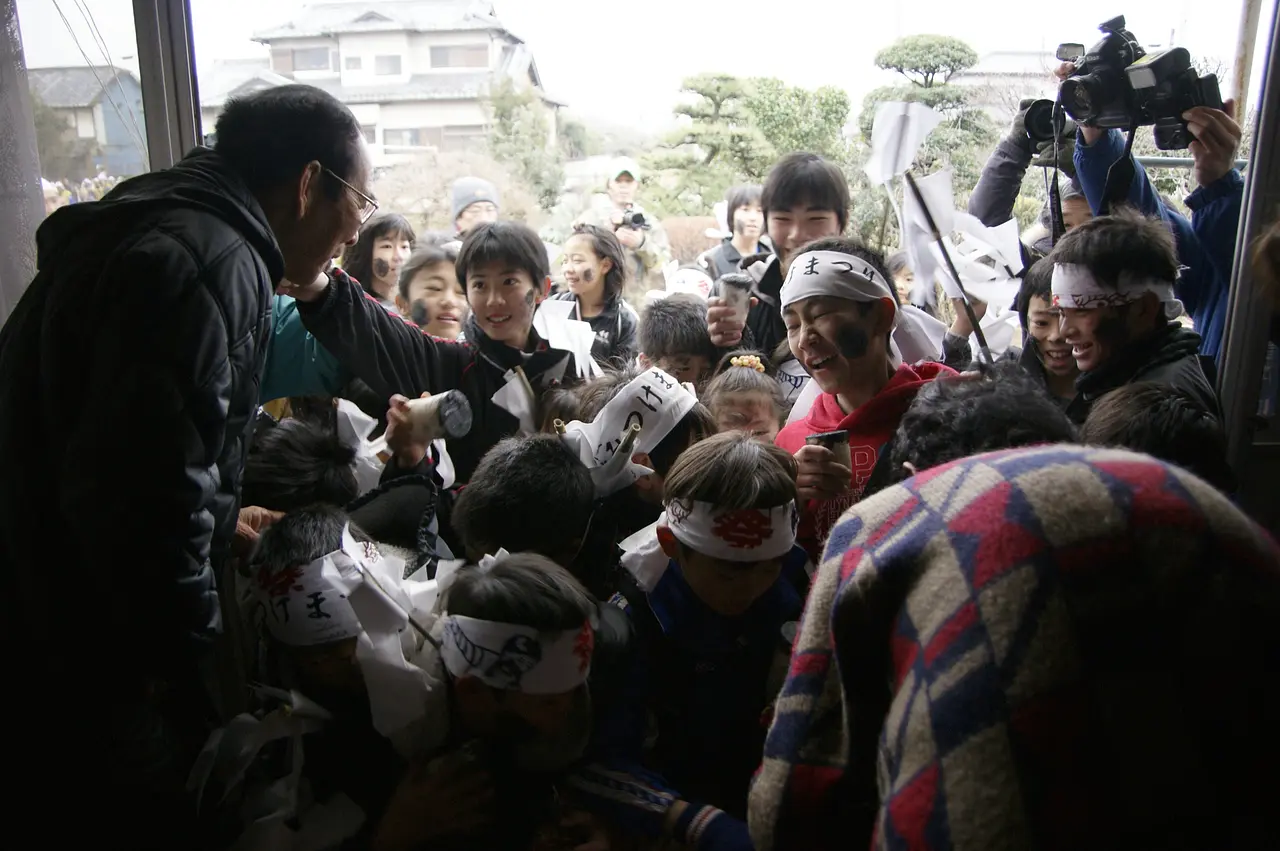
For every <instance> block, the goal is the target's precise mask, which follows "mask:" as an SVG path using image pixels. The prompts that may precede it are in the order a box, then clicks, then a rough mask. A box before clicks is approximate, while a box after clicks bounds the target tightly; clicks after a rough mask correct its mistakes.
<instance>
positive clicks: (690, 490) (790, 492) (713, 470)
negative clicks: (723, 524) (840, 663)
mask: <svg viewBox="0 0 1280 851" xmlns="http://www.w3.org/2000/svg"><path fill="white" fill-rule="evenodd" d="M797 472H798V471H797V469H796V459H795V458H793V457H791V453H790V452H787V451H786V450H785V449H783V448H781V447H780V446H775V445H774V444H772V443H762V442H760V441H759V440H756V439H754V438H753V437H751V435H749V434H742V433H741V432H734V431H730V432H722V433H721V434H716V435H712V436H711V437H708V438H707V439H706V440H703V441H700V442H699V443H697V444H696V445H694V446H691V447H689V448H688V449H687V450H685V451H684V452H683V453H681V454H680V457H679V458H678V459H677V460H676V463H675V464H674V465H673V466H672V467H671V471H670V473H669V474H668V475H667V476H666V481H664V482H663V494H662V499H663V501H664V502H670V501H671V500H681V501H685V500H687V501H697V502H710V503H712V504H714V505H716V506H717V507H719V508H730V509H739V508H774V507H776V506H779V505H786V504H787V503H789V502H791V501H793V500H794V499H795V498H796V476H797Z"/></svg>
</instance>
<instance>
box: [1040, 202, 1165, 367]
mask: <svg viewBox="0 0 1280 851" xmlns="http://www.w3.org/2000/svg"><path fill="white" fill-rule="evenodd" d="M1049 260H1050V261H1051V262H1052V263H1053V272H1052V283H1051V286H1052V290H1053V301H1054V304H1055V305H1056V306H1057V307H1058V308H1059V310H1061V311H1062V336H1063V340H1064V341H1065V342H1066V343H1067V344H1069V345H1070V346H1071V347H1072V355H1073V356H1074V357H1075V361H1076V367H1077V368H1078V369H1079V370H1080V371H1081V372H1090V371H1093V370H1096V369H1098V368H1100V367H1102V366H1103V365H1104V364H1106V363H1108V362H1110V361H1112V360H1113V359H1115V358H1116V357H1120V356H1123V354H1124V353H1125V352H1126V351H1128V350H1131V349H1132V348H1133V347H1134V346H1135V345H1136V344H1138V343H1140V342H1141V341H1143V340H1146V339H1148V338H1150V337H1151V336H1152V335H1154V334H1155V333H1156V331H1157V330H1159V329H1160V328H1163V327H1164V326H1165V325H1167V324H1168V322H1169V320H1170V319H1173V318H1175V317H1176V316H1177V314H1178V313H1180V312H1181V309H1182V305H1181V304H1180V303H1179V302H1178V301H1176V299H1175V298H1174V292H1173V285H1174V282H1175V281H1176V280H1177V277H1178V253H1177V246H1176V245H1175V243H1174V240H1173V234H1172V233H1171V232H1170V231H1169V227H1168V225H1166V224H1165V223H1164V222H1163V221H1161V220H1158V219H1148V218H1146V217H1145V216H1142V215H1140V214H1138V213H1135V212H1131V211H1127V210H1125V211H1121V212H1120V213H1117V214H1116V215H1111V216H1099V217H1098V218H1096V219H1092V220H1091V221H1087V222H1085V223H1083V224H1081V225H1079V226H1078V227H1074V228H1072V229H1071V230H1069V231H1067V233H1066V234H1065V235H1064V236H1063V237H1062V239H1061V240H1059V241H1058V244H1057V245H1055V246H1054V248H1053V253H1051V254H1050V255H1049Z"/></svg>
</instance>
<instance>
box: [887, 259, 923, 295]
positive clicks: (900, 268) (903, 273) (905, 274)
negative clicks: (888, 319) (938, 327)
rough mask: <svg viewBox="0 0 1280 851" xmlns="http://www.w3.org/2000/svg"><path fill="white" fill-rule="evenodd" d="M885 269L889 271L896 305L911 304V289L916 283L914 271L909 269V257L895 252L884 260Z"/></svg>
mask: <svg viewBox="0 0 1280 851" xmlns="http://www.w3.org/2000/svg"><path fill="white" fill-rule="evenodd" d="M885 268H887V269H888V270H889V277H890V279H891V280H892V281H893V289H894V292H896V293H897V295H898V304H911V288H912V287H913V286H914V285H915V282H916V273H915V270H913V269H912V268H911V256H910V255H909V254H907V252H905V251H895V252H893V253H892V254H890V255H889V257H888V259H886V260H885Z"/></svg>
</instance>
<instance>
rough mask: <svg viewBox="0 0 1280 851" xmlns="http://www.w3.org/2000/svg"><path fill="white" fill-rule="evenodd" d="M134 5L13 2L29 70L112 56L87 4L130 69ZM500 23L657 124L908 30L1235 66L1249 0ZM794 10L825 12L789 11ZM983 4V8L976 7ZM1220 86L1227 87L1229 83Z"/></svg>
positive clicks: (237, 11)
mask: <svg viewBox="0 0 1280 851" xmlns="http://www.w3.org/2000/svg"><path fill="white" fill-rule="evenodd" d="M191 2H192V9H193V11H192V15H193V29H194V32H195V40H196V61H197V65H204V64H206V63H208V62H210V61H212V60H213V59H223V58H235V57H246V56H254V55H262V53H263V47H262V46H261V45H258V44H256V43H255V42H252V41H250V40H249V37H250V35H251V34H252V33H253V32H254V31H255V30H259V29H262V28H265V27H268V26H272V25H275V24H277V23H280V22H282V21H284V20H288V19H289V18H291V17H293V16H294V15H295V14H296V13H297V12H298V10H299V8H300V7H301V6H303V5H304V4H303V3H301V2H299V0H191ZM132 5H133V4H132V2H131V0H18V18H19V23H20V26H21V28H22V37H23V46H24V48H25V51H26V58H27V64H28V65H29V66H30V67H40V66H48V65H70V64H83V63H84V62H85V59H84V58H83V57H82V55H81V53H80V52H79V50H78V49H77V48H76V46H75V43H74V41H73V39H72V36H71V35H70V34H69V33H68V31H67V27H66V26H65V25H64V23H63V21H62V18H61V17H60V16H59V14H58V9H59V8H61V10H62V12H63V13H65V15H66V17H67V19H68V20H69V21H70V24H71V28H72V30H73V31H74V32H75V34H76V37H77V38H78V39H79V41H80V46H81V47H82V48H83V49H84V50H85V52H87V53H88V55H89V57H90V59H91V60H92V61H93V62H94V63H95V64H96V63H101V62H104V59H103V51H102V50H101V49H100V48H99V47H98V46H97V44H96V42H95V40H94V38H93V36H92V35H91V31H90V29H89V27H88V26H87V24H86V23H85V16H84V15H83V12H82V10H83V9H85V8H87V9H88V11H89V12H90V14H91V16H92V18H93V19H94V21H95V22H96V24H97V30H98V32H99V33H100V34H101V38H102V40H103V41H104V42H105V43H106V48H107V52H109V53H110V55H111V58H112V59H113V60H114V61H115V62H116V63H117V64H123V65H126V66H132V65H133V64H134V63H133V62H131V61H127V60H126V59H125V57H127V56H129V55H131V54H133V53H134V50H135V42H134V36H133V17H132ZM495 5H496V11H497V13H498V16H499V18H501V19H502V21H503V22H504V23H505V24H506V25H507V26H508V27H510V28H511V30H512V31H513V32H515V33H516V34H517V35H519V36H520V37H522V38H524V39H525V40H526V41H527V42H528V43H529V45H530V46H531V47H532V49H533V51H534V56H535V57H536V60H537V63H538V67H539V70H540V71H541V73H542V77H543V83H544V84H545V85H546V87H547V89H548V90H549V91H550V92H551V94H553V95H555V96H556V97H558V98H559V99H561V100H564V101H567V102H568V104H569V108H570V109H571V110H572V111H573V112H575V113H577V114H580V115H583V116H586V117H588V118H590V117H598V118H601V119H606V120H609V121H611V122H615V123H618V124H623V125H627V126H635V127H640V128H646V129H660V128H662V127H663V126H665V125H667V124H668V123H669V122H670V121H671V107H672V105H673V104H675V103H676V102H677V101H678V100H679V97H680V96H679V86H680V80H681V79H682V78H684V77H686V76H689V75H691V74H695V73H699V72H702V71H722V72H727V73H730V74H737V75H744V76H745V75H760V76H773V77H780V78H781V79H783V80H785V81H786V82H788V83H790V84H793V85H801V86H806V87H815V86H819V85H838V86H841V87H843V88H845V89H847V90H848V91H849V93H850V97H851V99H852V101H853V102H854V104H855V108H856V105H857V104H858V103H859V102H860V101H861V98H862V95H863V94H865V93H866V92H867V91H868V90H870V89H871V88H874V87H875V86H877V85H881V84H882V83H884V82H887V81H888V80H887V79H886V76H885V75H884V74H883V73H882V72H880V71H878V70H877V69H876V68H875V66H874V65H873V64H872V57H873V56H874V55H875V53H876V51H877V50H879V49H880V48H881V47H883V46H885V45H887V44H889V43H891V42H892V41H893V40H894V39H896V38H898V37H900V36H903V35H909V34H912V33H922V32H930V33H944V34H948V35H954V36H957V37H959V38H962V39H964V40H965V41H967V42H968V43H969V44H970V45H972V46H973V47H974V49H976V50H977V51H978V53H979V54H982V53H983V52H985V51H988V50H994V49H999V48H1006V49H1024V50H1035V49H1048V50H1052V49H1053V48H1054V47H1056V46H1057V44H1058V43H1059V42H1062V41H1075V42H1082V43H1084V44H1086V45H1088V44H1092V43H1093V42H1094V41H1096V40H1097V38H1098V33H1097V29H1096V27H1097V25H1098V24H1099V23H1101V22H1102V21H1103V20H1106V19H1107V18H1110V17H1112V16H1114V15H1116V14H1120V13H1124V14H1125V15H1126V17H1127V19H1128V24H1129V28H1130V29H1131V30H1133V31H1134V33H1135V34H1136V35H1137V36H1138V37H1139V38H1140V39H1141V40H1142V41H1144V42H1146V43H1148V44H1153V43H1166V44H1167V43H1169V42H1170V39H1171V38H1172V40H1173V43H1176V44H1178V45H1181V46H1183V47H1186V48H1188V49H1189V50H1190V51H1191V52H1192V54H1193V55H1194V56H1212V57H1216V58H1220V59H1222V60H1224V61H1225V62H1227V63H1228V64H1229V63H1230V62H1231V60H1232V59H1233V58H1234V56H1235V52H1236V40H1237V37H1238V32H1239V18H1240V9H1241V0H1225V2H1220V3H1206V2H1202V0H1198V1H1197V2H1193V0H1066V2H1063V0H1042V2H1029V1H1028V0H977V2H972V3H971V2H963V0H896V2H894V0H890V2H867V3H864V2H848V0H823V2H821V3H818V2H813V0H810V2H804V3H800V2H794V0H792V2H786V0H775V2H773V3H763V2H758V1H757V0H738V2H737V3H736V4H735V3H734V2H732V0H640V2H603V1H602V2H596V0H495ZM1274 5H1275V4H1274V3H1272V2H1268V0H1263V6H1264V9H1263V20H1262V23H1261V27H1260V29H1259V32H1260V34H1261V38H1260V39H1259V41H1260V45H1259V50H1258V56H1257V57H1256V59H1255V63H1254V74H1253V79H1252V82H1251V84H1250V88H1251V90H1252V91H1251V95H1252V97H1253V98H1256V93H1257V90H1258V87H1259V83H1260V80H1259V74H1260V72H1261V65H1262V62H1263V60H1264V59H1265V56H1263V55H1262V54H1263V53H1264V52H1265V44H1266V41H1267V34H1268V33H1269V32H1270V16H1271V15H1272V13H1273V11H1274ZM792 9H822V10H823V11H820V12H814V13H806V14H799V15H790V16H789V15H788V14H787V13H788V12H789V11H790V10H792ZM979 10H980V11H979ZM1222 83H1223V94H1224V96H1227V95H1228V94H1230V92H1229V91H1228V89H1229V85H1230V84H1229V81H1228V80H1223V81H1222Z"/></svg>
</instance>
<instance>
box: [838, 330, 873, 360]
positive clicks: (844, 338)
mask: <svg viewBox="0 0 1280 851" xmlns="http://www.w3.org/2000/svg"><path fill="white" fill-rule="evenodd" d="M836 347H837V348H838V349H840V354H841V355H843V356H844V357H846V358H860V357H862V356H863V355H865V354H866V353H867V349H868V348H870V340H868V339H867V332H866V331H863V330H862V329H861V328H859V327H858V326H857V325H842V326H840V328H838V329H837V330H836Z"/></svg>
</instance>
